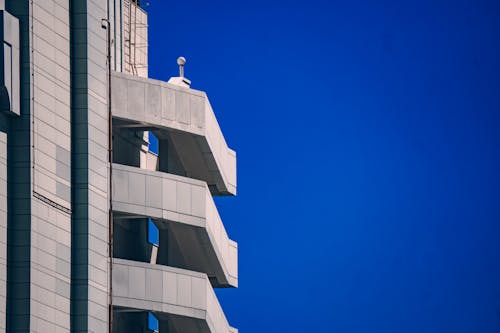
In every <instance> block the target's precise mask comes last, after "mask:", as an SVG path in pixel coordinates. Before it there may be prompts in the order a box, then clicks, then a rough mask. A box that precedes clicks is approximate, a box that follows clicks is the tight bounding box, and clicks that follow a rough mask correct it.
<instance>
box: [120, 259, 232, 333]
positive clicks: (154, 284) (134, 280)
mask: <svg viewBox="0 0 500 333" xmlns="http://www.w3.org/2000/svg"><path fill="white" fill-rule="evenodd" d="M113 306H114V307H115V309H116V311H123V312H127V311H128V312H133V311H153V312H154V313H155V315H156V316H157V317H158V318H159V319H160V320H166V321H169V322H170V323H171V324H172V326H173V327H174V328H175V332H192V333H237V332H238V330H237V329H235V328H233V327H231V326H229V324H228V321H227V319H226V316H225V315H224V312H223V310H222V308H221V306H220V304H219V301H218V300H217V297H216V295H215V293H214V291H213V289H212V286H211V285H210V282H209V280H208V278H207V277H206V275H205V274H203V273H197V272H192V271H188V270H184V269H179V268H173V267H168V266H162V265H152V264H148V263H142V262H136V261H130V260H123V259H113Z"/></svg>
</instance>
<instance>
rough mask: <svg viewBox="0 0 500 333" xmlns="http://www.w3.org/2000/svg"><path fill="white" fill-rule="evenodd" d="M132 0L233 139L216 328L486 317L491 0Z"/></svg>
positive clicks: (153, 50)
mask: <svg viewBox="0 0 500 333" xmlns="http://www.w3.org/2000/svg"><path fill="white" fill-rule="evenodd" d="M149 2H150V6H149V7H148V11H149V12H150V16H149V19H150V35H149V36H150V40H149V44H150V51H149V52H150V54H149V59H150V76H151V77H154V78H159V79H164V80H167V79H168V78H169V77H170V76H173V75H176V74H177V65H176V58H177V56H179V55H183V56H185V57H186V58H187V64H186V76H187V77H188V78H190V79H191V80H192V81H193V83H192V87H193V88H195V89H200V90H204V91H206V92H207V94H208V96H209V98H210V100H211V103H212V106H213V108H214V110H215V112H216V115H217V117H218V119H219V123H220V125H221V127H222V130H223V131H224V134H225V137H226V140H227V141H228V143H229V145H230V146H231V147H232V148H233V149H235V150H236V151H237V152H238V176H239V183H238V191H239V194H238V196H237V197H235V198H219V199H217V200H216V202H217V204H218V207H219V210H220V212H221V216H222V218H223V220H224V223H225V225H226V228H227V230H228V232H229V234H230V236H231V238H233V239H235V240H237V241H238V242H239V250H240V252H239V259H240V288H239V289H228V290H221V291H218V295H219V298H220V301H221V303H222V305H223V307H224V308H225V312H226V315H227V317H228V319H229V320H230V322H231V324H233V325H234V326H236V327H238V328H239V329H240V332H242V333H243V332H248V333H250V332H260V333H264V332H272V333H280V332H287V333H290V332H354V333H358V332H359V333H365V332H383V333H396V332H397V333H400V332H405V333H411V332H419V333H420V332H426V333H434V332H436V333H437V332H440V333H441V332H454V333H458V332H471V333H472V332H474V333H476V332H481V333H497V332H499V331H500V156H499V154H500V2H499V1H481V0H476V1H472V0H470V1H462V0H454V1H439V0H434V1H427V0H419V1H401V0H400V1H385V0H380V1H371V2H367V1H357V0H349V1H335V0H331V1H317V0H308V1H282V0H277V1H263V0H254V1H244V2H241V1H220V0H213V1H206V0H205V1H187V0H186V1H167V0H149Z"/></svg>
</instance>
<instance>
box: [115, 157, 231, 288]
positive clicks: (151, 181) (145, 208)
mask: <svg viewBox="0 0 500 333" xmlns="http://www.w3.org/2000/svg"><path fill="white" fill-rule="evenodd" d="M113 189H114V191H113V210H114V211H115V214H114V215H115V218H118V219H129V220H130V222H128V223H134V220H133V219H134V218H145V217H150V218H153V219H154V220H155V221H156V223H157V225H158V227H159V228H160V229H164V230H168V232H169V233H170V234H171V236H173V237H172V238H169V243H170V244H169V246H173V245H174V244H172V243H173V242H175V247H176V248H178V249H179V253H181V256H178V258H177V259H176V260H177V263H175V264H174V263H169V265H173V266H177V267H182V268H187V269H190V270H194V271H199V272H206V273H207V275H208V276H209V278H210V281H211V282H212V284H213V285H214V287H237V285H238V262H237V256H238V254H237V251H238V249H237V244H236V243H235V242H233V241H231V240H230V239H229V238H228V236H227V233H226V231H225V229H224V225H223V224H222V221H221V219H220V217H219V214H218V212H217V209H216V207H215V204H214V202H213V199H212V196H211V194H210V192H209V190H208V188H207V187H206V185H205V184H204V183H203V182H201V181H197V180H193V179H188V178H185V177H180V176H176V175H171V174H167V173H162V172H157V171H148V170H144V169H139V168H134V167H129V166H124V165H120V164H113ZM163 250H164V247H163ZM163 250H162V244H160V251H163Z"/></svg>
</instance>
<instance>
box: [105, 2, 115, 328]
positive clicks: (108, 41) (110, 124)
mask: <svg viewBox="0 0 500 333" xmlns="http://www.w3.org/2000/svg"><path fill="white" fill-rule="evenodd" d="M109 6H110V4H109V1H108V18H107V19H103V20H102V26H103V28H104V26H105V27H106V31H107V38H106V44H107V55H106V62H107V71H108V73H107V74H108V75H107V78H108V82H107V83H108V94H107V99H108V100H107V102H108V162H109V194H108V196H109V211H108V232H109V233H108V246H109V248H108V252H109V282H108V283H109V310H108V311H109V313H108V324H109V333H112V332H113V115H112V112H111V24H110V17H109Z"/></svg>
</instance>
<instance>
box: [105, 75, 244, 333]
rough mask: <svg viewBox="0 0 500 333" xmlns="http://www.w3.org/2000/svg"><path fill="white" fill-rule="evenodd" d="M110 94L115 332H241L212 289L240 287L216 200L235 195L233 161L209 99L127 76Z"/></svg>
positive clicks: (234, 250)
mask: <svg viewBox="0 0 500 333" xmlns="http://www.w3.org/2000/svg"><path fill="white" fill-rule="evenodd" d="M111 85H112V89H111V91H112V99H111V105H112V112H113V152H114V153H113V164H112V165H111V166H110V167H111V168H112V182H113V273H112V275H113V292H112V296H113V309H114V315H113V324H114V327H115V329H116V330H117V331H119V332H124V333H127V332H128V331H130V332H136V331H137V329H140V330H146V331H148V330H149V331H157V330H159V332H161V333H181V332H195V333H196V332H200V333H202V332H203V333H205V332H207V333H208V332H211V333H228V332H237V330H236V329H234V328H232V327H231V326H230V325H229V324H228V322H227V320H226V317H225V315H224V312H223V311H222V308H221V307H220V305H219V303H218V301H217V297H216V296H215V293H214V290H213V288H220V287H222V288H224V287H237V286H238V261H237V260H238V259H237V257H238V247H237V243H235V242H234V241H232V240H231V239H230V238H229V237H228V235H227V233H226V230H225V228H224V225H223V223H222V220H221V218H220V216H219V213H218V211H217V208H216V206H215V203H214V201H213V197H212V196H214V195H235V194H236V154H235V153H234V151H232V150H231V149H229V148H228V146H227V144H226V142H225V140H224V136H223V135H222V132H221V130H220V128H219V125H218V123H217V120H216V118H215V115H214V113H213V110H212V108H211V106H210V103H209V101H208V98H207V96H206V95H205V93H203V92H200V91H196V90H193V89H190V88H187V87H182V86H178V85H174V84H170V83H166V82H161V81H157V80H152V79H145V78H139V77H136V76H131V75H128V74H123V73H113V75H112V80H111ZM153 141H154V144H153ZM145 323H147V325H146V324H145ZM149 326H151V327H149ZM148 327H149V328H148Z"/></svg>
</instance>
